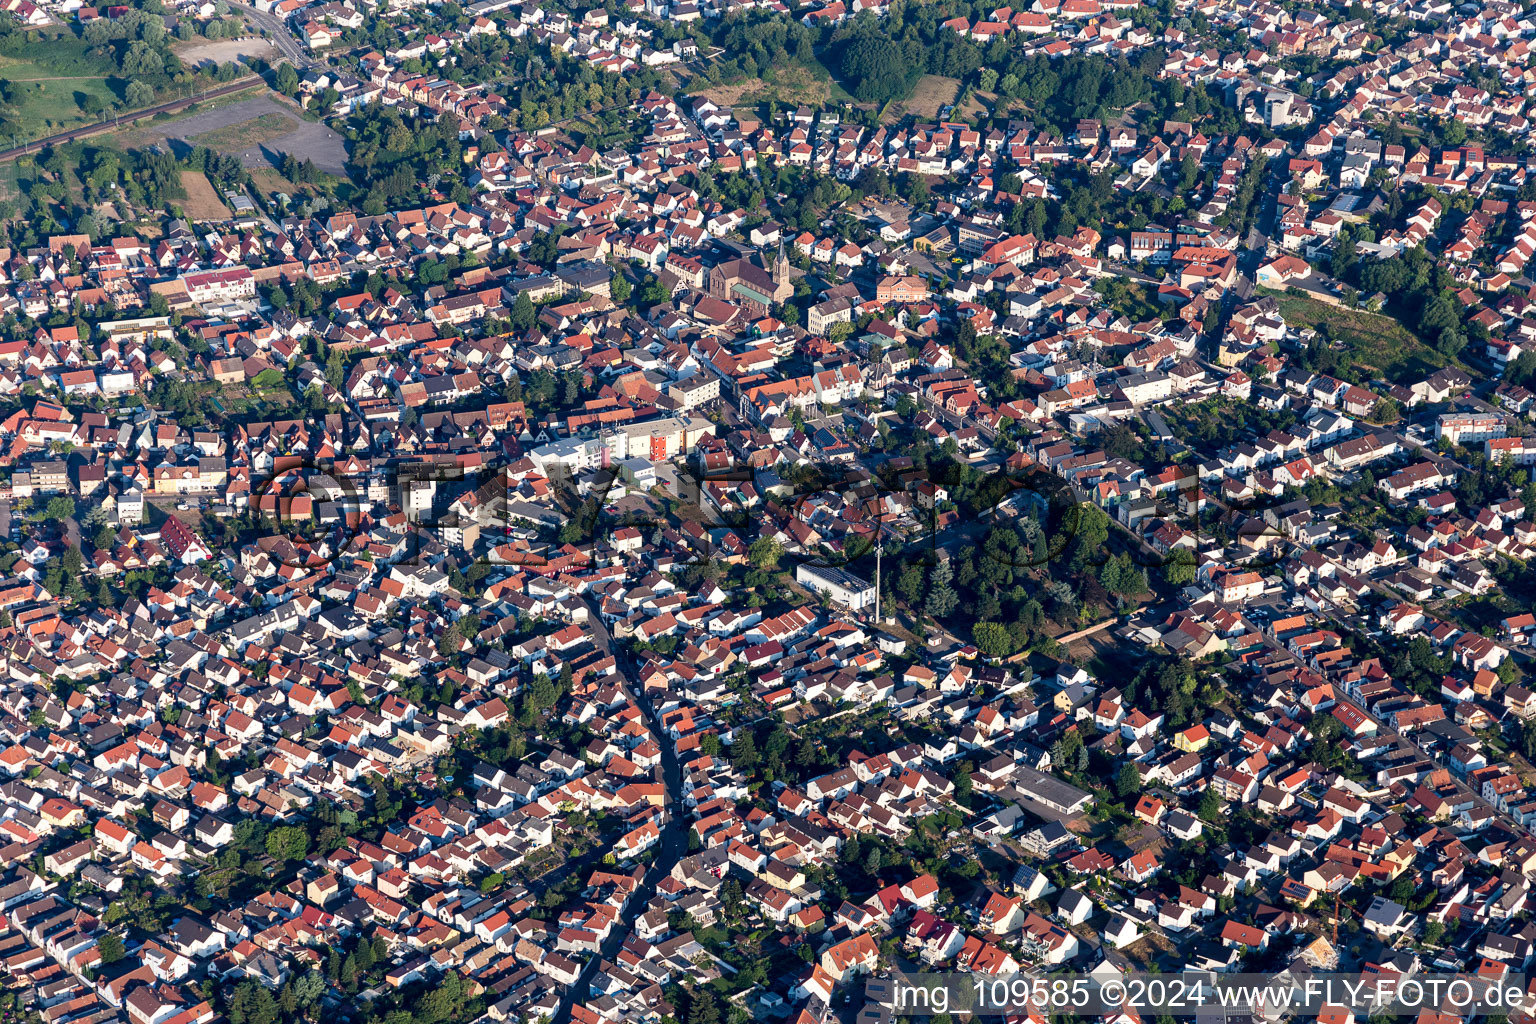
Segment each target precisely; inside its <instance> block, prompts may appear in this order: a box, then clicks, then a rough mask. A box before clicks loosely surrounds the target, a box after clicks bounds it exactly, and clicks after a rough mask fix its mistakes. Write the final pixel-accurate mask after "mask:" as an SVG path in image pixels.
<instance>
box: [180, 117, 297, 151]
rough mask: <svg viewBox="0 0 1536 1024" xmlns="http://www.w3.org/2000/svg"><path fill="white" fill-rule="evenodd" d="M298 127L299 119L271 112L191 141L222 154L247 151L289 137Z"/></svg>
mask: <svg viewBox="0 0 1536 1024" xmlns="http://www.w3.org/2000/svg"><path fill="white" fill-rule="evenodd" d="M298 126H299V121H298V119H297V118H293V117H289V116H288V115H287V114H282V113H278V112H276V111H271V112H269V113H265V114H262V115H260V116H259V117H253V118H251V119H250V120H249V121H241V122H239V123H238V124H231V125H225V126H224V127H222V128H215V129H213V130H212V131H207V132H203V133H202V134H200V135H194V136H192V137H191V139H190V140H189V141H191V142H195V143H197V144H198V145H200V146H207V147H208V148H209V149H212V150H217V151H218V152H220V153H227V152H229V151H231V150H237V149H246V148H248V147H250V146H259V145H261V144H262V143H264V142H271V141H272V140H273V139H275V138H277V137H278V136H280V135H287V134H288V133H289V132H291V131H293V130H294V129H295V128H297V127H298Z"/></svg>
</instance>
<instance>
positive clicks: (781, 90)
mask: <svg viewBox="0 0 1536 1024" xmlns="http://www.w3.org/2000/svg"><path fill="white" fill-rule="evenodd" d="M688 91H689V92H690V93H691V94H693V95H695V96H704V97H706V98H708V99H709V100H711V101H713V102H715V103H718V104H720V106H722V107H742V108H750V107H755V106H756V105H757V104H759V103H762V102H765V101H767V100H774V101H776V102H778V103H781V104H783V103H793V104H801V103H804V104H808V105H812V106H815V105H818V104H823V103H826V102H828V101H829V100H831V101H838V102H841V101H843V100H849V101H852V100H853V97H852V96H850V95H849V94H848V91H847V90H846V89H844V88H843V87H842V86H841V85H838V84H837V81H836V80H835V79H834V78H833V77H832V73H831V72H830V71H828V70H827V69H826V68H825V67H823V66H822V64H821V63H820V62H819V61H815V62H810V63H799V64H789V65H786V66H784V67H782V68H775V69H774V70H772V71H770V72H769V73H768V74H766V75H764V76H763V77H762V78H753V79H749V80H747V81H743V82H731V83H729V84H724V85H709V84H707V83H706V82H704V81H703V80H702V79H694V81H693V82H692V83H690V85H689V87H688Z"/></svg>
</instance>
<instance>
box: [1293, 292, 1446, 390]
mask: <svg viewBox="0 0 1536 1024" xmlns="http://www.w3.org/2000/svg"><path fill="white" fill-rule="evenodd" d="M1272 294H1274V295H1275V298H1276V299H1277V300H1278V301H1279V303H1280V315H1281V316H1283V317H1285V322H1286V323H1287V324H1289V325H1290V326H1292V327H1311V328H1313V329H1314V330H1316V329H1319V328H1322V327H1326V328H1327V332H1328V334H1329V336H1330V337H1333V338H1336V339H1338V340H1339V341H1342V342H1343V343H1344V344H1346V345H1347V346H1349V354H1350V357H1351V360H1352V361H1353V362H1354V363H1355V364H1356V365H1357V366H1359V367H1360V368H1361V369H1366V370H1370V371H1373V375H1380V376H1381V377H1384V378H1385V379H1387V380H1389V381H1392V382H1393V383H1412V382H1413V381H1416V380H1422V379H1423V378H1424V377H1425V376H1427V375H1428V374H1431V373H1433V372H1434V371H1436V370H1438V369H1441V368H1443V367H1446V366H1457V365H1460V364H1459V363H1458V362H1457V361H1456V360H1455V359H1453V358H1450V357H1448V356H1445V355H1443V354H1442V353H1440V352H1438V351H1436V350H1435V348H1434V347H1433V346H1431V345H1428V344H1426V343H1425V342H1424V341H1422V340H1420V339H1419V337H1418V336H1417V335H1415V334H1413V333H1412V332H1410V331H1409V330H1408V329H1407V328H1406V327H1404V326H1403V325H1402V324H1400V323H1398V322H1397V321H1396V320H1395V319H1393V318H1392V317H1390V316H1383V315H1381V314H1379V313H1368V312H1366V311H1365V310H1360V309H1345V308H1343V307H1341V306H1333V305H1330V304H1328V303H1326V302H1322V301H1320V300H1318V299H1314V298H1310V297H1307V296H1300V295H1289V294H1281V293H1272Z"/></svg>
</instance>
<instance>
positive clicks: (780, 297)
mask: <svg viewBox="0 0 1536 1024" xmlns="http://www.w3.org/2000/svg"><path fill="white" fill-rule="evenodd" d="M793 294H795V286H794V284H793V283H792V282H791V281H790V278H789V257H788V256H787V255H785V253H784V239H783V238H780V239H779V255H778V256H777V257H776V258H775V259H774V261H773V297H774V299H775V300H777V301H779V302H783V301H784V300H785V299H787V298H789V297H790V296H791V295H793Z"/></svg>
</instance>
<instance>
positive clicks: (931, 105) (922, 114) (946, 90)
mask: <svg viewBox="0 0 1536 1024" xmlns="http://www.w3.org/2000/svg"><path fill="white" fill-rule="evenodd" d="M959 95H960V79H958V78H945V77H944V76H943V75H924V76H923V77H922V78H920V79H919V80H918V82H917V88H916V89H913V90H912V95H911V97H910V98H908V99H907V100H906V102H904V103H892V104H891V107H890V109H889V110H887V111H886V118H887V120H890V121H896V120H899V119H900V117H901V115H902V114H903V113H906V114H911V115H912V116H913V117H916V118H919V119H922V120H925V121H932V120H934V119H935V118H937V117H938V116H939V110H940V109H941V108H943V107H945V106H947V105H949V104H951V103H953V102H955V97H956V96H959Z"/></svg>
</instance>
